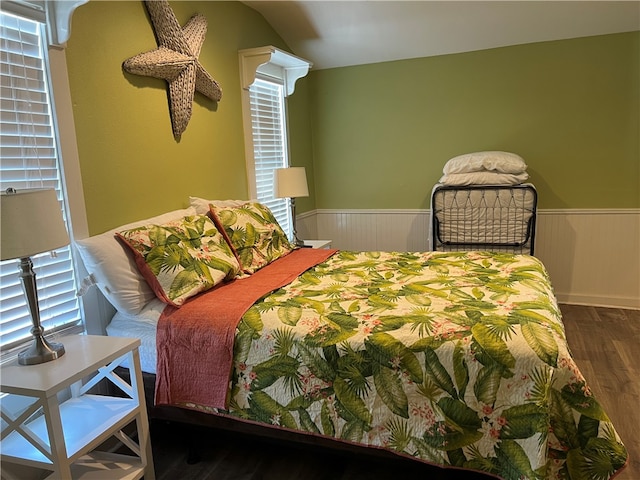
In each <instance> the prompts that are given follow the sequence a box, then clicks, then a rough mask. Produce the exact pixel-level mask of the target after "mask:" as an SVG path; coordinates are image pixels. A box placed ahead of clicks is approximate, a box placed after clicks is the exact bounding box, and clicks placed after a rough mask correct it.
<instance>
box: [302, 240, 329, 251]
mask: <svg viewBox="0 0 640 480" xmlns="http://www.w3.org/2000/svg"><path fill="white" fill-rule="evenodd" d="M304 244H305V245H308V246H309V247H311V248H326V249H329V248H331V240H304Z"/></svg>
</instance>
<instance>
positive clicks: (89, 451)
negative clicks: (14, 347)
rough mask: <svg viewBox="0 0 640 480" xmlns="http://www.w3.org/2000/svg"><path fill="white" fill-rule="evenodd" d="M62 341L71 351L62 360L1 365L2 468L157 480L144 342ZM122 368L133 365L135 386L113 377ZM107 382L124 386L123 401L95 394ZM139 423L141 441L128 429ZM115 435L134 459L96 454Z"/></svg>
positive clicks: (81, 337) (62, 476)
mask: <svg viewBox="0 0 640 480" xmlns="http://www.w3.org/2000/svg"><path fill="white" fill-rule="evenodd" d="M62 343H63V344H64V347H65V354H64V355H63V356H62V357H60V358H59V359H57V360H54V361H51V362H47V363H42V364H39V365H18V364H17V362H13V363H9V364H7V365H5V366H2V369H1V372H0V382H1V384H2V386H1V391H2V395H1V396H0V410H1V412H2V420H3V421H4V422H3V425H2V440H1V443H0V450H1V455H0V458H1V460H2V462H3V470H5V467H7V473H9V472H8V471H9V470H10V469H11V464H17V465H22V466H23V467H18V468H22V469H23V470H24V466H26V467H35V468H39V469H44V470H50V471H51V472H52V473H51V475H50V476H48V477H47V479H52V480H53V479H55V480H59V479H64V480H66V479H71V478H73V479H76V478H83V479H85V478H103V479H106V478H108V479H109V480H115V479H131V480H135V479H139V478H142V476H144V479H145V480H154V478H155V472H154V469H153V458H152V453H151V440H150V438H149V426H148V420H147V410H146V406H145V400H144V389H143V385H142V373H141V370H140V356H139V353H138V347H139V346H140V340H138V339H133V338H120V337H107V336H96V335H74V336H69V337H64V338H63V339H62ZM120 365H123V366H125V367H127V368H129V374H130V378H131V384H128V383H127V382H125V381H124V380H122V379H121V378H120V377H119V376H117V375H116V374H115V373H114V372H113V369H114V368H116V367H117V366H120ZM102 379H107V380H109V381H111V382H112V383H113V384H114V385H116V386H117V387H119V388H120V390H122V392H124V396H123V397H111V396H106V395H94V394H89V393H88V391H89V390H90V389H91V388H92V387H94V386H95V385H96V384H97V383H98V382H99V381H100V380H102ZM68 387H69V389H68V390H67V388H68ZM65 393H66V395H65ZM134 421H135V423H136V427H137V434H138V438H137V440H138V443H135V442H134V441H133V440H132V439H131V438H129V437H128V436H127V435H126V434H124V433H123V432H122V429H123V428H124V427H125V426H127V425H128V424H130V423H132V422H134ZM111 436H115V437H116V438H117V439H118V440H120V441H121V442H122V443H123V444H124V445H126V446H127V447H128V448H129V449H130V450H131V451H132V453H133V454H132V455H121V454H111V453H107V452H99V451H93V450H94V449H95V448H96V447H98V446H99V445H100V444H101V443H103V442H104V441H105V440H107V439H108V438H109V437H111ZM3 475H4V473H3ZM9 478H11V477H9Z"/></svg>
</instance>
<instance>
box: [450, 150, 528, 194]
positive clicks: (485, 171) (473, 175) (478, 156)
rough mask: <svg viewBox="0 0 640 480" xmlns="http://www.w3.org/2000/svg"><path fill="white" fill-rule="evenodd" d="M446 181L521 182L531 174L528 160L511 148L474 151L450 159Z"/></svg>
mask: <svg viewBox="0 0 640 480" xmlns="http://www.w3.org/2000/svg"><path fill="white" fill-rule="evenodd" d="M442 173H444V175H443V176H442V178H440V183H441V184H443V185H458V186H460V185H518V184H520V183H523V182H524V181H526V180H527V178H529V174H528V173H527V164H526V163H525V162H524V160H523V159H522V157H521V156H520V155H516V154H515V153H509V152H475V153H466V154H464V155H458V156H457V157H454V158H452V159H450V160H449V161H448V162H447V163H446V164H445V166H444V168H443V169H442Z"/></svg>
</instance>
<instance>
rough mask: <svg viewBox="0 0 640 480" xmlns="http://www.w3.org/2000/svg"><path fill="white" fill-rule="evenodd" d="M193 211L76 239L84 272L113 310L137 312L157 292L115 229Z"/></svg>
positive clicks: (178, 212) (191, 212)
mask: <svg viewBox="0 0 640 480" xmlns="http://www.w3.org/2000/svg"><path fill="white" fill-rule="evenodd" d="M195 214H196V212H195V208H193V207H189V208H185V209H182V210H175V211H173V212H168V213H164V214H162V215H158V216H157V217H152V218H147V219H145V220H140V221H138V222H134V223H129V224H127V225H122V226H120V227H117V228H114V229H113V230H109V231H108V232H104V233H101V234H100V235H94V236H93V237H89V238H84V239H82V240H76V241H75V245H76V248H77V249H78V252H80V257H82V261H83V262H84V266H85V267H86V269H87V272H89V274H92V275H93V277H94V279H95V281H96V285H97V286H98V288H99V289H100V291H101V292H102V294H103V295H104V296H105V298H106V299H107V300H109V302H110V303H111V305H113V306H114V307H115V308H116V310H118V311H119V312H121V313H125V314H129V315H136V314H137V313H139V312H140V310H142V308H143V307H144V306H145V305H146V304H147V303H149V302H150V301H151V300H153V299H154V298H156V296H155V294H154V293H153V290H151V287H149V284H148V283H147V282H146V280H145V279H144V277H143V276H142V275H141V274H140V272H139V271H138V267H137V266H136V263H135V260H134V259H133V256H132V255H131V253H130V251H129V249H127V248H125V247H124V245H122V244H121V243H120V242H119V241H118V239H117V238H116V237H115V233H116V232H117V231H121V230H129V229H131V228H135V227H139V226H142V225H148V224H164V223H167V222H170V221H172V220H178V219H180V218H182V217H186V216H189V215H195Z"/></svg>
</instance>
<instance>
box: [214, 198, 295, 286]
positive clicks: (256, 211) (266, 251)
mask: <svg viewBox="0 0 640 480" xmlns="http://www.w3.org/2000/svg"><path fill="white" fill-rule="evenodd" d="M209 208H210V212H211V216H212V218H213V221H214V222H215V223H216V226H217V227H218V229H219V230H220V231H221V232H224V234H225V235H226V237H227V240H228V241H229V245H231V248H232V249H233V250H234V252H235V254H236V257H237V258H238V261H239V262H240V266H241V268H242V270H243V271H244V272H245V273H248V274H251V273H255V272H257V271H258V270H260V269H261V268H262V267H264V266H266V265H268V264H269V263H271V262H272V261H274V260H276V259H278V258H280V257H284V256H285V255H287V254H289V253H290V252H291V251H292V250H293V246H292V245H291V244H290V243H289V240H288V239H287V236H286V235H285V233H284V232H283V231H282V228H281V227H280V225H279V224H278V221H277V220H276V218H275V217H274V216H273V213H272V212H271V210H269V208H268V207H266V206H265V205H262V204H261V203H257V202H248V203H245V204H244V205H240V206H237V207H222V206H216V205H209Z"/></svg>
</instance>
